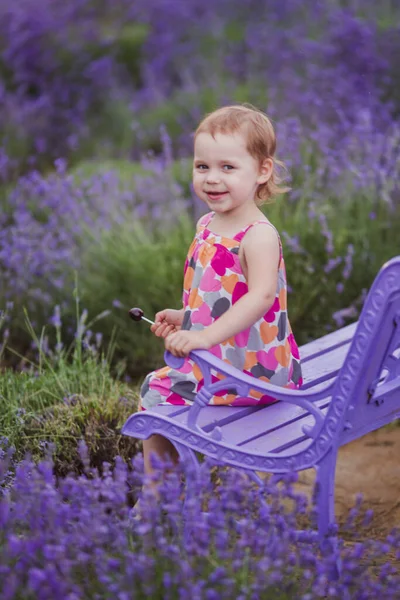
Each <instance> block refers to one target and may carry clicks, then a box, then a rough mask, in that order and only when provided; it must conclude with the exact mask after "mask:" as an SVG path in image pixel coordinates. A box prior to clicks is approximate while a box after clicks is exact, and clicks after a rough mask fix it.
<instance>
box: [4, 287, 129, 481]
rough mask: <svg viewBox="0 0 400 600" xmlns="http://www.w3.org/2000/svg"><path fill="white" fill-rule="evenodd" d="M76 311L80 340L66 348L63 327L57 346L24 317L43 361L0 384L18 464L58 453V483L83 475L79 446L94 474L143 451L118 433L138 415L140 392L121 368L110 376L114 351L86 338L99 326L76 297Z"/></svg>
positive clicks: (56, 337) (13, 373)
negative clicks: (28, 456)
mask: <svg viewBox="0 0 400 600" xmlns="http://www.w3.org/2000/svg"><path fill="white" fill-rule="evenodd" d="M76 309H77V327H76V336H75V340H74V342H73V343H72V344H71V345H70V346H69V347H68V348H64V347H63V345H62V340H61V323H58V324H55V326H54V327H53V332H49V333H53V334H54V335H53V337H52V338H51V337H50V338H49V336H48V335H46V334H47V329H48V328H43V329H42V331H41V334H40V336H37V334H36V333H35V331H34V329H33V327H32V324H31V322H30V320H29V318H28V315H26V326H27V329H28V330H29V332H30V334H31V335H32V338H33V340H34V342H35V345H36V347H37V353H38V357H37V361H36V362H34V361H31V360H29V361H28V364H27V367H26V370H25V371H22V372H16V371H13V370H11V369H6V370H5V371H4V372H3V374H2V377H1V378H0V428H1V431H2V435H3V436H4V437H5V438H7V440H8V444H9V445H10V446H13V447H15V450H16V458H17V459H20V458H22V457H23V456H24V455H25V454H26V453H27V452H28V453H29V454H31V455H32V456H33V457H34V458H35V459H39V458H40V457H42V456H43V452H44V450H45V449H46V448H48V447H49V445H52V446H54V460H55V471H56V473H58V474H60V475H65V474H66V473H67V472H69V471H71V469H72V470H76V471H79V470H80V468H81V460H80V457H79V453H78V442H79V441H80V440H84V441H85V442H86V444H87V446H88V451H89V457H90V461H91V464H92V466H96V467H101V465H102V463H103V462H104V461H108V462H112V460H113V459H114V457H115V456H116V455H121V456H123V457H124V458H125V459H126V460H128V459H129V458H131V457H132V456H133V455H134V454H135V453H136V452H137V450H138V448H139V443H138V441H136V440H131V439H128V438H126V437H125V436H124V437H122V436H121V435H120V433H119V430H120V427H121V426H122V425H123V423H124V422H125V420H126V419H127V418H128V416H129V415H130V414H132V413H133V412H136V410H137V404H138V394H137V390H133V389H132V388H130V387H129V386H128V385H127V384H126V383H124V382H123V381H122V375H123V365H116V367H115V368H114V369H112V368H111V358H112V351H113V346H112V343H111V344H109V348H108V352H107V353H106V354H104V353H103V352H102V351H101V350H100V348H98V347H96V345H95V344H94V342H92V340H91V339H90V337H89V336H88V335H87V333H88V332H90V327H92V326H93V324H94V322H95V321H96V319H93V320H92V321H91V322H89V323H86V313H85V311H83V312H82V314H80V311H79V300H78V299H77V296H76ZM3 320H4V317H3ZM49 339H50V341H49ZM3 349H4V348H3Z"/></svg>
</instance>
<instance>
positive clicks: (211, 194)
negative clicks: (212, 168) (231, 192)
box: [206, 192, 228, 200]
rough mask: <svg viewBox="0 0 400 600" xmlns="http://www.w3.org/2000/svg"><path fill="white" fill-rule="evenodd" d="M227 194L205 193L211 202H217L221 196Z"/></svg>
mask: <svg viewBox="0 0 400 600" xmlns="http://www.w3.org/2000/svg"><path fill="white" fill-rule="evenodd" d="M227 193H228V192H206V194H207V196H208V197H209V198H210V199H211V200H219V199H220V198H222V197H223V196H225V194H227Z"/></svg>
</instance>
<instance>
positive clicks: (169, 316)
mask: <svg viewBox="0 0 400 600" xmlns="http://www.w3.org/2000/svg"><path fill="white" fill-rule="evenodd" d="M183 315H184V310H183V309H182V310H174V309H173V308H166V309H164V310H161V311H160V312H158V313H157V314H156V317H155V323H154V325H152V326H151V327H150V331H152V332H153V333H154V335H156V336H157V337H162V338H166V337H167V336H168V335H169V334H170V333H172V332H176V331H178V330H179V329H180V328H181V325H182V322H183Z"/></svg>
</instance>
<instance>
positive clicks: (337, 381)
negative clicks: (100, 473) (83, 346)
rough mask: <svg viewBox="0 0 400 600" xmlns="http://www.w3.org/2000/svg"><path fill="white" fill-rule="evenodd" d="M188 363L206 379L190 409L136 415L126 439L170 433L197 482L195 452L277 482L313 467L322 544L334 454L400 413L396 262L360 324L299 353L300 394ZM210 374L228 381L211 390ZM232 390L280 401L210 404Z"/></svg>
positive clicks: (211, 363) (201, 359) (203, 360)
mask: <svg viewBox="0 0 400 600" xmlns="http://www.w3.org/2000/svg"><path fill="white" fill-rule="evenodd" d="M190 356H191V357H192V358H193V360H195V361H196V362H197V363H198V365H199V366H200V368H201V369H202V372H203V375H204V379H205V385H204V387H203V388H202V389H201V390H200V392H199V393H198V394H197V396H196V399H195V402H194V404H193V406H191V407H186V406H181V407H179V406H167V405H165V406H158V407H156V408H154V409H152V410H148V411H146V412H141V413H137V414H134V415H132V416H131V417H129V419H128V420H127V421H126V423H125V424H124V426H123V428H122V433H123V434H125V435H129V436H132V437H135V438H141V439H146V438H148V437H149V436H150V435H152V434H153V433H159V434H161V435H163V436H165V437H166V438H168V439H169V440H170V441H171V442H172V443H173V444H174V446H175V447H176V448H177V450H178V452H179V454H180V456H181V458H182V459H184V460H185V461H187V464H188V465H189V467H188V468H189V470H190V471H191V474H192V475H193V474H194V475H195V474H196V472H197V469H198V462H197V459H196V455H195V452H200V453H202V454H205V455H207V456H210V457H213V458H215V459H217V460H218V461H219V462H220V463H221V464H226V465H232V466H235V467H239V468H242V469H245V470H246V471H247V472H249V473H252V476H253V477H254V478H255V479H257V480H258V481H259V479H258V476H257V475H256V473H255V472H256V471H264V472H269V473H275V474H276V477H277V478H279V476H280V475H282V474H284V473H287V472H289V471H300V470H303V469H308V468H310V467H314V468H315V469H316V471H317V482H318V487H317V490H318V492H317V496H316V501H317V507H318V531H315V532H314V533H313V535H314V537H315V538H318V539H319V540H320V542H321V543H323V541H324V540H325V539H326V536H327V535H329V526H330V525H331V524H332V523H333V522H334V485H335V484H334V482H335V467H336V458H337V453H338V449H339V448H340V446H342V445H343V444H347V443H348V442H351V441H352V440H355V439H357V438H359V437H361V436H362V435H364V434H366V433H368V432H370V431H373V430H375V429H378V428H379V427H382V426H383V425H386V424H387V423H390V422H391V421H393V420H394V419H396V418H397V417H399V416H400V256H398V257H396V258H393V259H392V260H391V261H389V262H388V263H386V264H385V265H384V266H383V267H382V269H381V271H380V272H379V274H378V275H377V277H376V279H375V281H374V283H373V285H372V287H371V290H370V292H369V294H368V297H367V299H366V301H365V304H364V307H363V310H362V313H361V316H360V320H359V321H358V323H354V324H352V325H349V326H347V327H344V328H343V329H339V330H338V331H336V332H334V333H330V334H329V335H326V336H324V337H322V338H320V339H318V340H315V341H313V342H310V343H308V344H306V345H305V346H303V347H302V348H300V356H301V359H302V365H303V375H304V384H303V386H302V388H301V389H300V390H287V389H284V388H280V387H277V386H274V385H271V384H268V383H264V382H261V381H257V379H254V378H253V377H250V376H248V375H245V374H244V373H242V372H240V371H238V370H236V369H234V368H232V367H230V366H229V365H227V364H226V363H224V362H223V361H221V360H220V359H217V358H215V357H214V356H213V355H211V354H210V353H208V352H206V351H203V350H202V351H195V352H192V353H191V355H190ZM165 360H166V362H167V364H168V365H170V366H172V367H178V366H179V365H180V364H181V359H179V358H176V357H174V356H172V355H171V354H169V353H166V355H165ZM211 369H213V370H215V371H218V372H220V373H223V374H224V375H225V376H226V378H224V379H223V380H222V381H219V382H216V383H214V384H211V382H210V372H211ZM227 386H228V387H229V388H236V390H237V392H238V394H240V395H243V396H245V395H246V393H247V392H248V390H249V389H250V388H252V389H257V390H259V391H262V392H264V393H267V394H269V395H271V396H273V397H275V398H276V399H277V400H280V401H281V402H277V403H275V404H272V405H269V406H265V407H236V408H233V407H228V406H207V404H208V402H209V399H210V398H211V397H212V396H213V394H214V392H215V391H217V390H218V389H224V388H226V387H227ZM302 533H303V532H299V539H302ZM307 535H308V537H309V535H310V534H309V532H307ZM303 537H304V538H306V536H305V535H303Z"/></svg>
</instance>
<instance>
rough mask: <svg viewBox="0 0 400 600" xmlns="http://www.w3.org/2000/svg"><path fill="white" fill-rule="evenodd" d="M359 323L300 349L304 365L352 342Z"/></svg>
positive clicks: (329, 334)
mask: <svg viewBox="0 0 400 600" xmlns="http://www.w3.org/2000/svg"><path fill="white" fill-rule="evenodd" d="M357 325H358V323H351V325H347V326H346V327H342V329H338V330H337V331H333V332H332V333H328V334H327V335H324V336H323V337H321V338H319V339H318V340H313V341H312V342H308V343H307V344H304V345H303V346H301V347H300V349H299V350H300V358H301V360H302V361H303V362H304V363H307V362H308V361H310V360H311V359H313V358H315V357H317V356H320V355H322V354H325V353H326V352H327V351H329V350H332V349H334V348H336V347H338V346H342V345H343V344H346V343H348V342H350V341H351V339H352V338H353V336H354V332H355V330H356V328H357Z"/></svg>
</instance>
